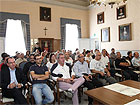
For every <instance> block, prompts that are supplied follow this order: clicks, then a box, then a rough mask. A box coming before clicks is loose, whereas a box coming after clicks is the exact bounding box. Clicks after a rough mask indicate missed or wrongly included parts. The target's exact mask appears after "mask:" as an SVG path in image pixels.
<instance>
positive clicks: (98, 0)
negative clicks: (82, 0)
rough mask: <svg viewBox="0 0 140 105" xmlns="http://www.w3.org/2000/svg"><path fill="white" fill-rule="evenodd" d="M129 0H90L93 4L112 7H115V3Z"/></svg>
mask: <svg viewBox="0 0 140 105" xmlns="http://www.w3.org/2000/svg"><path fill="white" fill-rule="evenodd" d="M126 1H127V0H90V4H93V5H99V6H100V5H105V6H106V5H107V4H108V5H110V6H111V8H113V5H114V4H119V3H121V2H124V3H125V2H126Z"/></svg>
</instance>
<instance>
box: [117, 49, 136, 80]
mask: <svg viewBox="0 0 140 105" xmlns="http://www.w3.org/2000/svg"><path fill="white" fill-rule="evenodd" d="M115 65H116V67H117V68H120V69H122V70H123V75H124V77H125V80H128V79H132V80H136V81H137V80H138V75H137V74H136V73H135V72H133V71H132V69H130V68H129V67H130V66H131V65H130V64H129V63H128V62H127V61H126V60H125V59H123V58H121V53H120V52H117V59H116V60H115Z"/></svg>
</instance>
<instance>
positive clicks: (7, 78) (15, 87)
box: [1, 57, 27, 105]
mask: <svg viewBox="0 0 140 105" xmlns="http://www.w3.org/2000/svg"><path fill="white" fill-rule="evenodd" d="M25 83H26V79H25V78H24V75H23V73H22V70H20V69H19V68H16V64H15V59H14V58H12V57H10V58H8V59H7V67H5V68H4V69H2V70H1V84H2V94H3V96H5V97H7V98H14V101H15V104H16V105H19V104H22V105H26V104H27V102H26V99H25V97H24V95H23V94H22V90H21V89H22V87H23V86H24V85H25Z"/></svg>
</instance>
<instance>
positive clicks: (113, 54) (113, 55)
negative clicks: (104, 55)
mask: <svg viewBox="0 0 140 105" xmlns="http://www.w3.org/2000/svg"><path fill="white" fill-rule="evenodd" d="M116 57H117V56H116V54H115V49H114V48H112V49H111V53H110V61H111V62H110V66H111V67H113V62H114V61H115V59H116Z"/></svg>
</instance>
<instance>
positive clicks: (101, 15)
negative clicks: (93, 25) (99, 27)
mask: <svg viewBox="0 0 140 105" xmlns="http://www.w3.org/2000/svg"><path fill="white" fill-rule="evenodd" d="M102 23H104V12H101V13H98V14H97V24H102Z"/></svg>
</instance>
